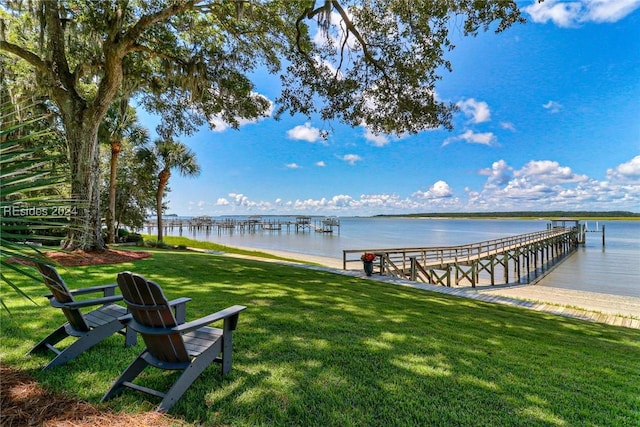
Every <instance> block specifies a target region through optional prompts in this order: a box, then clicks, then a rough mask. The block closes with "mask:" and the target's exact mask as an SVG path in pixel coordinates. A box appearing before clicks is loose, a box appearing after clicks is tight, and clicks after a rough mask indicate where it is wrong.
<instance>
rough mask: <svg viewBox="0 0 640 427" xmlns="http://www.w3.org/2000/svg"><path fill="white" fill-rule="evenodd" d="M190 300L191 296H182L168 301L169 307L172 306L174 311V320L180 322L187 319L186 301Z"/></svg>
mask: <svg viewBox="0 0 640 427" xmlns="http://www.w3.org/2000/svg"><path fill="white" fill-rule="evenodd" d="M189 301H191V298H187V297H182V298H176V299H174V300H171V301H169V307H173V311H174V312H175V316H176V322H178V324H182V323H184V322H186V321H187V303H188V302H189Z"/></svg>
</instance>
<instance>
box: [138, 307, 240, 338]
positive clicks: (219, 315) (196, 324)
mask: <svg viewBox="0 0 640 427" xmlns="http://www.w3.org/2000/svg"><path fill="white" fill-rule="evenodd" d="M246 308H247V307H245V306H243V305H234V306H232V307H229V308H225V309H224V310H220V311H218V312H216V313H213V314H210V315H208V316H205V317H202V318H200V319H197V320H192V321H191V322H187V323H183V324H181V325H177V326H174V327H173V328H153V327H148V326H145V325H141V324H140V323H138V322H136V321H135V320H133V321H132V323H131V326H132V327H133V329H135V330H136V331H138V332H139V333H141V334H148V335H168V334H175V333H180V334H183V333H185V332H189V331H193V330H196V329H200V328H201V327H203V326H206V325H208V324H210V323H213V322H216V321H218V320H225V321H226V320H227V319H231V320H232V321H233V320H234V318H235V319H237V318H238V315H239V313H240V312H241V311H242V310H244V309H246ZM232 329H233V328H232Z"/></svg>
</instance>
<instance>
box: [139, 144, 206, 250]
mask: <svg viewBox="0 0 640 427" xmlns="http://www.w3.org/2000/svg"><path fill="white" fill-rule="evenodd" d="M140 157H141V158H147V161H149V159H150V158H155V160H156V162H157V169H156V170H158V171H159V172H158V189H157V190H156V212H157V217H158V242H162V234H163V233H162V199H163V198H164V192H165V190H166V188H167V184H168V183H169V178H171V170H172V169H177V170H178V172H180V174H181V175H182V176H197V175H198V174H200V165H198V162H197V160H196V155H195V153H194V152H193V151H191V150H190V149H189V147H187V146H186V145H184V144H183V143H181V142H179V141H174V140H173V139H172V138H167V139H158V140H156V141H155V142H154V147H153V149H152V150H149V149H148V148H145V149H143V150H140Z"/></svg>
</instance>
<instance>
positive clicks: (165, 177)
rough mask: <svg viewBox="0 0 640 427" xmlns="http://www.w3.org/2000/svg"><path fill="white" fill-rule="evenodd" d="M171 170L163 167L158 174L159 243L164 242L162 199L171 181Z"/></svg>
mask: <svg viewBox="0 0 640 427" xmlns="http://www.w3.org/2000/svg"><path fill="white" fill-rule="evenodd" d="M170 176H171V172H170V171H169V170H167V169H163V170H162V171H160V173H159V174H158V191H156V212H157V216H158V243H160V242H162V234H163V233H162V199H163V198H164V189H165V187H166V186H167V182H169V177H170Z"/></svg>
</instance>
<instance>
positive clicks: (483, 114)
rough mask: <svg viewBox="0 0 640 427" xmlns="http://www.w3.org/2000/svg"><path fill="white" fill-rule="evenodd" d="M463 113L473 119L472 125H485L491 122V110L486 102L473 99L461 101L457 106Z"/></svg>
mask: <svg viewBox="0 0 640 427" xmlns="http://www.w3.org/2000/svg"><path fill="white" fill-rule="evenodd" d="M456 105H457V106H458V108H460V110H461V111H462V113H463V114H464V115H465V116H466V117H469V118H470V119H471V122H472V123H484V122H488V121H489V120H491V110H489V105H488V104H487V103H486V102H484V101H476V100H475V99H473V98H469V99H466V100H464V101H459V102H458V103H457V104H456Z"/></svg>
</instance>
